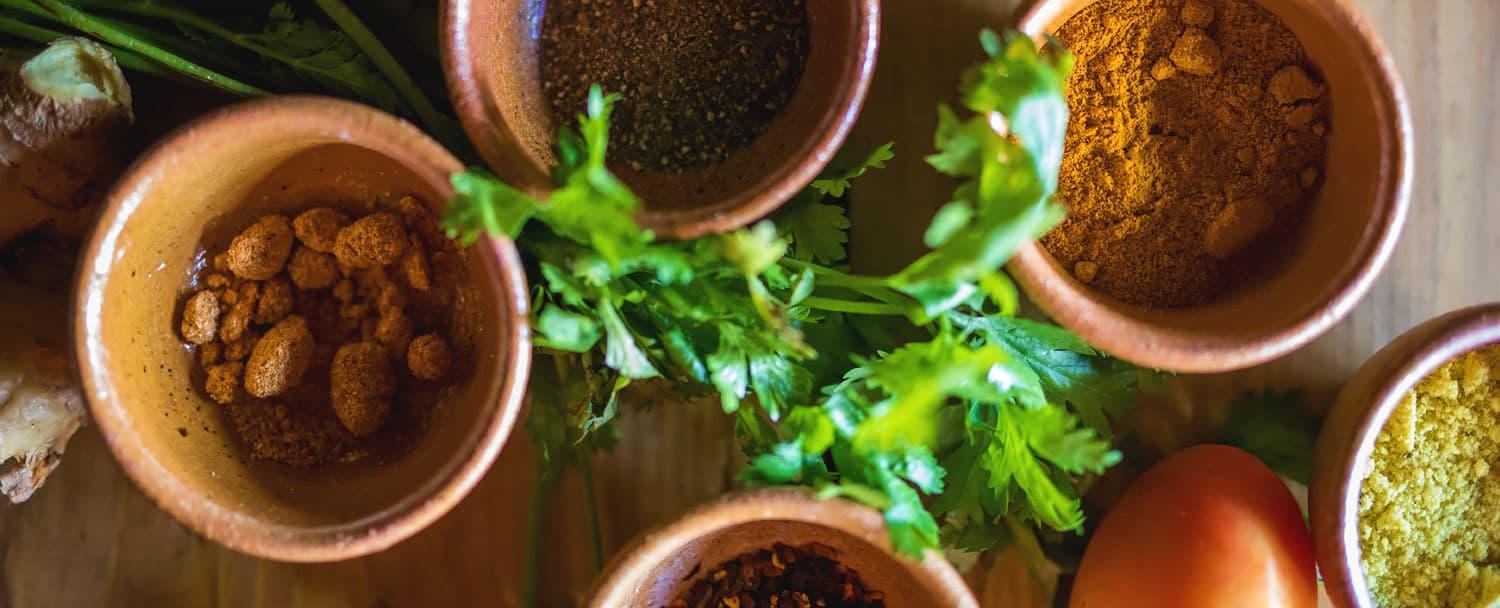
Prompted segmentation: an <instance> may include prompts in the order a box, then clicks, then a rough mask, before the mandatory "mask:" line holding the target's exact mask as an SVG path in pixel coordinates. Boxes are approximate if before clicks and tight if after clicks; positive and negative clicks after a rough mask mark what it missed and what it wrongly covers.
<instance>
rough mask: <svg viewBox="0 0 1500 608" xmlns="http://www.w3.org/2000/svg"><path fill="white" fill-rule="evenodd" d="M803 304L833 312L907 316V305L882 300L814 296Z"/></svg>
mask: <svg viewBox="0 0 1500 608" xmlns="http://www.w3.org/2000/svg"><path fill="white" fill-rule="evenodd" d="M801 305H802V306H806V307H808V308H815V309H817V310H827V311H831V312H847V313H850V314H856V315H892V316H900V317H904V316H906V312H907V311H906V307H904V306H897V305H894V304H885V303H882V302H856V301H854V300H840V299H837V298H824V297H819V296H812V297H809V298H807V299H806V300H803V301H802V303H801Z"/></svg>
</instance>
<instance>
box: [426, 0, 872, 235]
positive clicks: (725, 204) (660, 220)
mask: <svg viewBox="0 0 1500 608" xmlns="http://www.w3.org/2000/svg"><path fill="white" fill-rule="evenodd" d="M494 1H495V0H448V1H447V2H446V3H445V4H446V6H445V7H444V8H443V13H442V25H441V36H440V38H441V43H442V63H443V76H444V79H445V80H446V81H447V84H448V94H449V96H450V97H451V98H452V101H453V106H454V108H455V109H456V110H457V111H458V115H459V121H460V122H461V123H462V124H463V128H464V132H465V133H466V134H468V136H469V140H470V141H471V142H473V143H474V146H475V147H476V148H477V149H478V150H479V153H480V155H481V156H483V157H484V159H485V162H486V163H487V164H489V165H490V166H491V167H495V166H497V165H508V164H519V165H521V166H519V167H514V169H516V170H517V171H519V172H521V173H523V174H524V176H523V179H522V180H520V181H522V182H524V183H521V184H515V185H517V186H518V187H521V188H522V189H523V190H528V191H531V192H533V194H538V195H541V194H545V193H546V192H548V191H550V190H551V178H550V177H549V176H548V168H547V167H543V166H541V165H540V164H539V163H537V162H536V161H535V159H533V158H532V157H531V156H530V155H527V154H521V153H517V152H516V151H515V150H514V148H516V147H519V144H517V143H516V141H517V139H518V138H517V137H516V133H515V131H514V130H513V129H511V127H510V123H509V122H508V121H506V119H505V114H504V113H503V112H501V110H500V108H499V107H498V106H497V105H496V102H495V97H494V96H493V95H491V94H490V93H491V92H492V91H493V90H494V89H495V88H496V87H498V86H499V85H498V84H496V83H495V81H494V79H493V78H491V77H490V75H489V74H490V73H489V71H488V70H485V69H481V68H480V67H479V66H477V65H476V63H477V61H476V59H477V57H479V56H480V55H481V53H480V52H479V51H477V50H476V48H483V47H482V46H477V45H487V44H492V42H490V41H487V40H475V39H473V38H472V37H471V36H470V31H469V30H470V27H471V26H470V21H471V20H472V17H473V14H474V12H473V9H472V7H473V5H474V4H475V3H478V2H494ZM840 1H845V2H850V3H851V4H854V5H855V7H856V18H857V21H858V23H857V24H856V28H855V33H854V36H853V37H854V39H855V40H857V41H858V42H857V48H856V49H855V51H854V52H853V53H851V54H849V55H847V56H846V57H845V58H844V61H845V62H846V66H847V65H848V64H850V63H852V64H854V67H853V68H852V69H847V68H846V70H845V73H849V74H853V75H854V76H853V79H852V81H850V82H845V83H842V84H841V86H840V87H839V95H838V96H837V97H836V98H835V99H834V100H833V101H832V102H831V104H830V107H832V108H835V109H836V112H826V113H825V115H824V116H823V117H822V119H821V120H820V121H819V122H818V124H817V126H816V127H815V128H814V129H812V131H813V132H815V133H818V136H817V137H815V138H808V139H805V140H803V141H801V142H800V143H799V145H798V146H797V148H796V150H794V151H793V152H791V153H789V154H787V155H786V156H785V159H784V160H782V161H781V163H780V164H779V165H778V166H777V168H776V169H775V170H774V171H771V172H770V173H768V174H767V177H766V178H765V179H764V180H762V183H770V184H771V185H770V186H769V187H766V188H763V189H759V190H751V191H747V192H745V193H743V194H741V195H740V196H736V197H734V198H729V199H724V200H719V201H716V202H714V203H713V204H709V205H704V206H701V207H693V208H689V209H672V210H660V211H645V212H642V213H641V214H640V215H639V216H638V217H637V219H638V221H640V223H641V226H642V227H644V228H647V229H650V230H652V231H654V232H655V234H656V236H657V237H659V238H669V239H684V240H685V239H693V238H698V237H702V236H707V235H710V234H718V233H724V232H729V231H731V230H735V229H737V228H740V227H743V226H746V225H749V224H750V223H751V222H754V221H756V220H758V219H761V218H763V217H765V216H767V215H769V214H770V213H771V212H773V211H775V210H776V209H777V208H779V207H780V206H781V205H782V204H784V203H785V202H786V201H788V200H791V198H792V197H793V196H795V195H796V194H797V193H798V192H801V191H802V189H803V188H805V187H806V186H807V184H809V183H811V182H812V180H814V179H816V178H817V176H818V174H819V173H820V172H821V171H822V170H823V169H824V168H825V167H826V166H827V165H828V163H829V161H831V160H833V156H834V154H835V153H837V152H838V151H839V148H840V147H841V146H842V145H843V143H844V141H845V139H846V138H847V137H848V136H849V132H850V131H852V130H853V129H854V123H855V122H856V121H857V120H858V118H859V114H860V111H861V110H862V109H863V107H864V103H865V97H866V95H867V94H868V93H869V90H870V81H871V79H872V78H873V77H874V74H875V62H876V56H877V51H878V50H879V47H880V0H840Z"/></svg>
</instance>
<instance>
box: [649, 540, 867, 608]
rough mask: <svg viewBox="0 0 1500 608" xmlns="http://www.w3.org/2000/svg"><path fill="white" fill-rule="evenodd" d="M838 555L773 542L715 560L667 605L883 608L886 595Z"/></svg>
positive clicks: (669, 607) (689, 607)
mask: <svg viewBox="0 0 1500 608" xmlns="http://www.w3.org/2000/svg"><path fill="white" fill-rule="evenodd" d="M837 557H838V554H837V552H836V551H834V549H833V548H832V547H829V546H827V545H822V544H818V543H808V544H806V545H803V546H801V547H793V546H789V545H784V544H781V543H777V544H776V545H775V546H773V547H771V548H770V549H761V550H759V551H753V552H750V553H745V554H743V555H740V556H739V557H736V558H735V559H732V560H729V561H727V562H724V563H722V564H719V565H718V566H716V567H714V569H712V570H710V571H708V572H707V573H705V574H703V575H702V576H700V577H698V579H697V580H696V581H695V582H694V583H693V585H692V587H690V588H689V589H688V590H687V591H686V592H684V593H683V594H682V595H679V596H678V597H677V598H676V599H673V600H672V602H671V603H669V604H667V605H666V606H665V608H722V607H724V606H737V607H738V608H814V607H817V608H885V594H883V593H881V592H879V591H872V590H870V589H869V588H867V587H866V586H865V583H864V581H862V580H860V578H859V574H858V573H856V572H854V571H852V570H850V569H848V568H845V567H844V566H843V565H842V564H840V563H838V561H837ZM698 572H699V570H698V569H697V568H694V569H693V572H692V573H690V574H689V575H688V576H689V577H691V576H693V575H694V574H697V573H698Z"/></svg>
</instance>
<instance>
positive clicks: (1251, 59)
mask: <svg viewBox="0 0 1500 608" xmlns="http://www.w3.org/2000/svg"><path fill="white" fill-rule="evenodd" d="M1058 37H1059V38H1060V39H1061V40H1062V42H1063V43H1064V44H1065V45H1066V46H1068V47H1069V48H1070V49H1072V50H1073V51H1074V52H1075V53H1076V54H1077V57H1078V64H1077V67H1076V68H1075V69H1074V71H1073V73H1072V74H1071V75H1070V76H1069V79H1068V84H1067V89H1068V106H1069V109H1070V110H1071V112H1072V115H1071V118H1070V121H1069V125H1068V133H1067V140H1066V143H1065V154H1064V158H1063V164H1062V170H1061V175H1060V177H1059V183H1058V199H1059V200H1060V201H1061V202H1062V203H1064V204H1065V205H1067V206H1068V210H1069V214H1068V218H1067V219H1066V220H1064V221H1063V222H1062V223H1061V224H1060V225H1059V226H1058V227H1057V229H1055V230H1053V231H1052V232H1051V233H1049V234H1047V235H1046V236H1045V237H1043V239H1042V244H1043V245H1044V246H1045V247H1046V248H1047V249H1048V251H1049V252H1051V253H1052V255H1053V256H1054V257H1055V258H1057V260H1058V261H1059V262H1060V263H1061V264H1062V266H1063V267H1064V268H1068V269H1071V270H1072V271H1073V272H1074V276H1075V277H1076V278H1077V279H1078V280H1079V281H1080V282H1083V283H1085V284H1087V285H1088V286H1089V287H1090V288H1092V289H1096V290H1098V291H1100V292H1101V293H1103V294H1106V295H1108V296H1111V297H1114V298H1116V299H1119V300H1122V301H1125V302H1129V303H1132V304H1140V305H1145V306H1151V307H1158V308H1172V307H1181V306H1194V305H1200V304H1204V303H1207V302H1209V301H1211V300H1213V299H1214V298H1216V297H1218V296H1219V295H1220V294H1221V293H1223V292H1224V291H1225V290H1226V289H1229V288H1230V287H1232V286H1233V285H1234V284H1235V283H1236V282H1238V281H1240V280H1242V279H1244V278H1245V277H1247V276H1250V275H1252V274H1254V273H1255V272H1258V271H1260V270H1261V269H1263V268H1265V267H1266V266H1267V265H1268V264H1270V263H1272V262H1273V261H1274V259H1275V257H1276V256H1275V253H1276V252H1277V251H1278V250H1279V249H1281V247H1279V245H1281V244H1282V243H1284V242H1285V241H1287V240H1289V239H1291V238H1294V237H1295V234H1296V228H1297V226H1298V224H1299V223H1300V222H1301V219H1302V217H1303V214H1304V212H1305V210H1306V207H1307V205H1308V203H1309V202H1310V201H1312V200H1313V199H1314V198H1315V196H1316V194H1317V191H1318V188H1319V187H1320V185H1321V179H1322V168H1323V166H1324V162H1325V154H1326V141H1325V136H1326V133H1327V129H1328V128H1329V127H1328V112H1327V109H1328V102H1329V100H1328V99H1327V94H1326V89H1325V87H1324V86H1323V85H1322V84H1320V83H1319V82H1318V80H1317V79H1316V78H1315V77H1314V76H1313V70H1312V67H1311V64H1310V63H1309V61H1308V58H1307V55H1306V53H1305V52H1304V50H1303V48H1302V46H1301V43H1300V42H1299V41H1298V40H1297V37H1296V35H1294V34H1293V33H1292V32H1291V30H1289V29H1288V28H1287V27H1286V25H1285V24H1283V23H1282V22H1281V21H1280V20H1279V19H1277V18H1276V16H1275V15H1273V14H1271V13H1270V12H1268V11H1266V10H1265V9H1263V8H1261V7H1260V6H1259V5H1258V4H1256V3H1254V2H1251V1H1248V0H1101V1H1099V2H1096V3H1094V4H1091V5H1089V6H1088V7H1087V8H1085V9H1084V10H1083V11H1081V12H1079V13H1078V14H1077V15H1075V16H1073V17H1072V18H1071V19H1069V20H1068V22H1067V23H1066V24H1064V26H1063V27H1062V29H1061V30H1060V31H1059V32H1058Z"/></svg>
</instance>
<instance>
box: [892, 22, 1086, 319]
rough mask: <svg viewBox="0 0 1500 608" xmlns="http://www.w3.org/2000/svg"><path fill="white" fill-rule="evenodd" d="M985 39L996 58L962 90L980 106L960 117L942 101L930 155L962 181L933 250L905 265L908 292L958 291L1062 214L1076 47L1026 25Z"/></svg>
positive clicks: (968, 102) (932, 231)
mask: <svg viewBox="0 0 1500 608" xmlns="http://www.w3.org/2000/svg"><path fill="white" fill-rule="evenodd" d="M984 39H985V43H984V45H983V46H984V47H985V50H986V52H987V53H988V54H989V58H988V59H987V60H986V61H984V62H982V63H980V64H979V65H977V66H974V67H972V68H970V69H969V70H967V71H965V72H964V75H963V81H962V84H961V86H960V90H959V93H960V95H961V97H962V98H963V100H964V105H965V106H966V107H967V108H968V110H970V111H971V112H973V113H974V114H973V115H972V116H970V117H968V118H967V119H960V118H959V116H958V115H957V113H955V112H954V111H953V110H952V109H950V108H948V107H947V106H943V107H941V108H939V110H938V128H937V132H936V134H935V136H934V138H933V142H934V144H935V145H936V147H937V153H935V154H933V155H931V156H928V157H927V162H928V164H930V165H932V167H933V168H935V169H937V170H938V171H939V172H941V173H943V174H946V175H951V176H953V177H957V178H960V179H962V180H963V181H962V182H961V183H960V184H959V186H958V189H957V190H955V191H954V193H953V200H952V202H949V203H948V204H947V205H945V206H944V207H943V208H942V209H941V210H940V211H939V212H938V215H937V218H936V220H935V221H934V222H933V224H932V226H931V227H930V228H929V230H928V231H927V235H926V243H927V245H928V246H929V247H932V248H933V249H934V250H933V251H932V252H931V253H929V254H927V255H926V256H923V257H922V258H921V259H919V260H917V261H916V262H915V263H913V264H912V265H911V266H910V267H908V268H907V269H906V270H905V271H903V272H902V273H901V274H900V275H898V277H897V281H898V283H899V285H900V286H901V288H902V289H903V290H904V291H906V292H907V293H912V294H918V293H926V294H931V293H934V292H951V291H953V290H954V289H955V287H956V286H959V285H962V284H964V283H967V282H972V281H976V280H978V279H979V278H980V277H981V276H983V275H985V274H988V273H992V272H994V271H995V269H997V268H999V267H1000V266H1001V265H1002V264H1003V263H1004V262H1005V261H1006V260H1008V259H1009V258H1010V256H1011V254H1012V253H1014V252H1015V250H1016V248H1017V247H1019V246H1020V245H1021V244H1022V243H1024V242H1026V241H1028V240H1031V239H1034V238H1036V237H1038V236H1040V235H1041V234H1042V233H1044V232H1046V231H1047V230H1048V229H1050V228H1051V227H1052V226H1053V225H1055V224H1056V223H1057V222H1058V221H1059V220H1061V219H1062V217H1063V208H1062V207H1061V206H1060V205H1058V204H1056V203H1054V202H1052V200H1051V196H1052V193H1053V191H1055V190H1056V188H1057V171H1058V167H1059V166H1060V164H1061V162H1062V146H1063V135H1064V133H1065V131H1066V129H1067V124H1068V106H1067V103H1066V102H1065V101H1064V100H1063V97H1062V95H1061V91H1062V87H1063V83H1064V82H1066V80H1067V76H1068V72H1069V71H1070V70H1072V66H1073V59H1072V55H1070V54H1068V53H1066V52H1060V51H1055V52H1050V53H1042V52H1041V51H1038V50H1037V48H1036V45H1035V44H1034V43H1033V42H1032V41H1031V39H1030V38H1029V37H1027V36H1025V35H1024V34H1020V33H1012V34H1009V35H1007V36H1005V37H1004V38H1000V37H998V36H995V35H993V34H990V35H987V36H986V37H985V38H984ZM997 159H1003V160H999V161H998V162H997ZM928 312H929V314H933V313H935V312H938V311H937V310H929V311H928Z"/></svg>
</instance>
